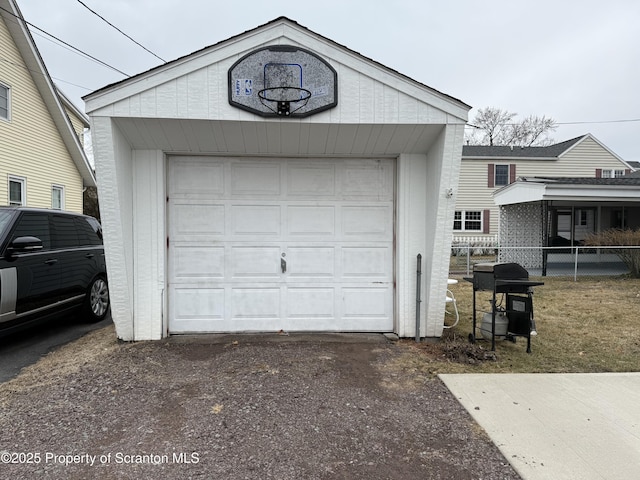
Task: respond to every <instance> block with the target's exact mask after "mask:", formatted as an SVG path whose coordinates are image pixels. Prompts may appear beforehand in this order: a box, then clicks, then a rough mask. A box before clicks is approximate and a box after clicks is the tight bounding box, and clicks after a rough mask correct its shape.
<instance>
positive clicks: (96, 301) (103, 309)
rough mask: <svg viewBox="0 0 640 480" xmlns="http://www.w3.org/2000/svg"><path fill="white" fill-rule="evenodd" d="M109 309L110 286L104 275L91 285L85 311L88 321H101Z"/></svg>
mask: <svg viewBox="0 0 640 480" xmlns="http://www.w3.org/2000/svg"><path fill="white" fill-rule="evenodd" d="M108 310H109V286H108V285H107V281H106V280H105V279H104V278H102V277H97V278H95V279H94V280H93V282H91V285H89V290H88V292H87V300H86V304H85V313H86V315H87V321H89V322H91V323H95V322H99V321H100V320H102V319H103V318H104V317H105V316H106V315H107V311H108Z"/></svg>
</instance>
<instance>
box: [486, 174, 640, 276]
mask: <svg viewBox="0 0 640 480" xmlns="http://www.w3.org/2000/svg"><path fill="white" fill-rule="evenodd" d="M494 200H495V203H496V204H497V205H498V206H499V208H500V229H499V230H500V235H499V239H498V241H499V244H500V261H509V262H516V263H520V264H521V265H523V266H524V267H526V268H541V269H543V272H545V273H546V270H547V266H548V265H550V264H552V263H553V261H554V258H553V257H556V258H555V260H556V261H557V262H566V261H567V258H566V255H564V252H566V251H567V249H566V248H559V247H568V246H574V245H581V244H582V241H583V240H584V239H585V237H586V236H587V235H588V234H589V233H594V232H599V231H603V230H608V229H611V228H630V229H638V228H640V177H638V176H636V175H634V174H630V175H625V176H622V177H616V178H611V177H608V178H602V177H600V178H586V177H542V176H540V177H520V178H518V180H517V181H516V182H514V183H512V184H510V185H508V186H505V187H502V188H501V189H500V190H498V191H496V192H495V194H494ZM542 247H555V248H549V249H547V248H544V249H543V248H542ZM570 251H572V252H573V250H570ZM560 252H562V253H563V255H564V256H563V257H561V256H560V255H557V253H560Z"/></svg>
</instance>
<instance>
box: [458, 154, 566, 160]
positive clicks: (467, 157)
mask: <svg viewBox="0 0 640 480" xmlns="http://www.w3.org/2000/svg"><path fill="white" fill-rule="evenodd" d="M462 160H471V161H477V162H481V161H485V162H486V161H489V162H491V161H493V162H505V161H510V162H521V161H529V160H533V161H535V162H557V161H558V157H502V156H499V155H486V156H479V155H462Z"/></svg>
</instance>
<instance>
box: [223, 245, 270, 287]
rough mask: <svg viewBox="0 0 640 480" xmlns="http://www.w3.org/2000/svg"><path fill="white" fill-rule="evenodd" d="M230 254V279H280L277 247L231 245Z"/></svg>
mask: <svg viewBox="0 0 640 480" xmlns="http://www.w3.org/2000/svg"><path fill="white" fill-rule="evenodd" d="M230 254H231V262H230V266H229V270H230V277H231V279H235V280H238V279H242V280H247V279H252V278H253V279H261V280H267V279H273V280H279V279H280V274H281V268H280V255H281V252H280V248H279V247H263V246H238V247H231V249H230Z"/></svg>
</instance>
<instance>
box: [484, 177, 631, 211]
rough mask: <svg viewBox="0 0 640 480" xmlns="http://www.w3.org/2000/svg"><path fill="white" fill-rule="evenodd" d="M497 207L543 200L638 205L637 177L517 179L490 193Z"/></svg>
mask: <svg viewBox="0 0 640 480" xmlns="http://www.w3.org/2000/svg"><path fill="white" fill-rule="evenodd" d="M493 200H494V202H495V204H496V205H513V204H518V203H530V202H540V201H542V200H565V201H582V202H584V201H586V202H588V201H598V202H620V201H624V202H634V203H640V177H628V176H627V177H621V178H592V177H520V178H518V179H517V181H515V182H513V183H512V184H510V185H507V186H505V187H502V188H501V189H499V190H496V191H495V192H494V194H493Z"/></svg>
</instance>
